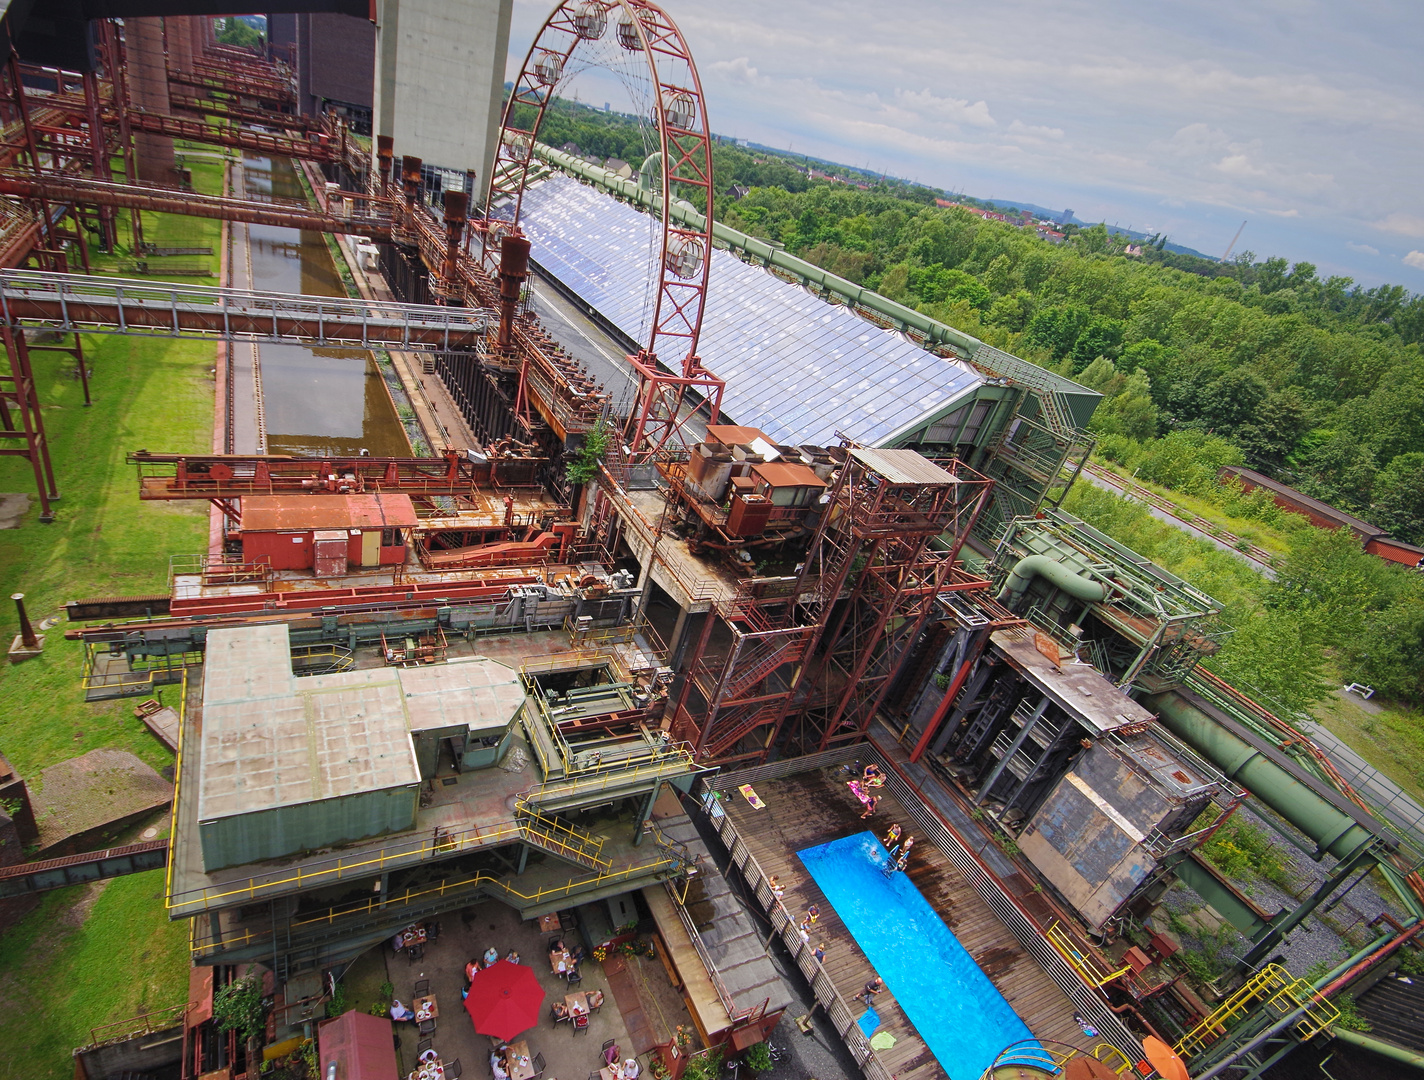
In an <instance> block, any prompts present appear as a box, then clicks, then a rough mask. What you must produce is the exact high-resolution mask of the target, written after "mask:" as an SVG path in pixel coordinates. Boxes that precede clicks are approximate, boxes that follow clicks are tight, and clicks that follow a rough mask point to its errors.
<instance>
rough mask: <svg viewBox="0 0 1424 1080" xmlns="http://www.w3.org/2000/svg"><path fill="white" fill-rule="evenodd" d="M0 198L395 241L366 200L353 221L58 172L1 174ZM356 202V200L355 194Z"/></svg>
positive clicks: (290, 206) (380, 210)
mask: <svg viewBox="0 0 1424 1080" xmlns="http://www.w3.org/2000/svg"><path fill="white" fill-rule="evenodd" d="M0 195H12V196H15V197H16V198H21V199H40V200H45V201H47V202H57V203H80V204H87V205H91V206H118V207H123V208H126V209H130V210H154V211H157V212H159V213H164V214H186V215H188V216H189V217H202V218H217V219H219V220H222V221H242V222H246V223H248V224H251V225H281V226H285V227H286V228H289V229H309V230H312V231H314V232H329V233H350V234H352V235H355V236H366V237H370V238H371V239H373V240H384V241H389V240H390V239H391V223H390V219H389V218H388V217H386V216H385V214H384V210H385V208H384V207H383V206H381V205H380V204H379V202H378V201H377V200H374V199H372V200H366V201H367V202H369V203H371V204H372V208H373V210H375V211H376V212H375V213H372V214H371V215H369V216H367V215H353V216H350V217H345V216H337V215H334V214H326V213H321V212H319V211H316V210H309V209H307V208H306V207H304V206H302V205H301V204H299V203H285V204H284V203H256V202H249V201H247V200H246V199H235V198H229V197H227V196H223V195H199V194H196V193H195V192H191V191H178V190H175V189H173V188H161V187H146V186H143V185H141V184H115V183H108V182H105V181H101V180H93V179H90V178H88V177H80V176H61V175H58V174H55V173H45V174H41V175H36V174H34V173H28V172H15V171H7V172H0ZM351 197H352V198H355V196H351Z"/></svg>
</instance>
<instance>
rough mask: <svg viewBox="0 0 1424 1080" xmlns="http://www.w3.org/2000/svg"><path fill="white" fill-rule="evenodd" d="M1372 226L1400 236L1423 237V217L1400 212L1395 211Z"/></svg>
mask: <svg viewBox="0 0 1424 1080" xmlns="http://www.w3.org/2000/svg"><path fill="white" fill-rule="evenodd" d="M1374 225H1375V228H1376V229H1382V230H1384V231H1385V232H1392V233H1398V234H1399V235H1400V236H1424V217H1420V216H1419V215H1418V214H1406V213H1404V212H1403V211H1402V210H1396V211H1395V212H1394V213H1392V214H1390V215H1388V216H1387V217H1385V218H1384V219H1383V220H1380V221H1376V222H1375V223H1374Z"/></svg>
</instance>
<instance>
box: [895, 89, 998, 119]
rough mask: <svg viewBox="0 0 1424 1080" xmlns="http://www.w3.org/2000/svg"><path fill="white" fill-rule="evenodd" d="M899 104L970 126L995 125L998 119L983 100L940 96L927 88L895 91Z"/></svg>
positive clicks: (921, 112) (912, 109) (913, 110)
mask: <svg viewBox="0 0 1424 1080" xmlns="http://www.w3.org/2000/svg"><path fill="white" fill-rule="evenodd" d="M895 100H896V102H898V103H899V104H901V105H903V106H905V107H906V108H908V109H910V110H911V111H912V112H918V113H920V114H925V113H928V114H930V115H932V116H939V117H944V118H945V119H947V120H949V121H950V122H951V123H957V124H969V125H970V126H971V127H982V128H991V127H997V126H998V121H997V120H995V119H994V118H993V117H992V116H990V115H989V106H988V104H986V103H985V102H983V101H976V102H973V103H972V104H971V103H970V102H969V101H968V100H966V99H963V98H952V97H940V96H939V95H938V94H935V93H932V92H931V91H930V90H929V89H928V88H926V89H924V90H899V89H897V90H896V91H895Z"/></svg>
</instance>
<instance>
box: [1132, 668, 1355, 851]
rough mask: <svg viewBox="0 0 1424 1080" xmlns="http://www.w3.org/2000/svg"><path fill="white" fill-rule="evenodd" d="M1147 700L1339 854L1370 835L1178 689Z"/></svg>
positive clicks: (1177, 731)
mask: <svg viewBox="0 0 1424 1080" xmlns="http://www.w3.org/2000/svg"><path fill="white" fill-rule="evenodd" d="M1143 704H1144V705H1146V706H1147V707H1148V708H1149V709H1151V710H1152V711H1153V712H1155V713H1157V714H1158V715H1159V716H1160V717H1161V718H1162V723H1163V724H1165V725H1166V726H1167V727H1168V728H1169V729H1170V730H1171V731H1172V733H1173V734H1174V735H1177V736H1178V737H1180V738H1182V739H1185V740H1186V741H1187V742H1188V743H1190V744H1191V745H1192V746H1193V747H1195V748H1196V749H1197V750H1198V751H1200V752H1201V753H1202V754H1203V755H1204V756H1205V757H1206V758H1207V760H1208V761H1211V762H1212V763H1213V764H1215V765H1216V766H1217V768H1219V769H1221V771H1222V772H1223V773H1225V774H1226V775H1227V776H1228V777H1230V778H1231V779H1233V780H1236V781H1237V782H1239V783H1240V784H1241V785H1242V786H1243V787H1245V788H1246V789H1247V790H1248V791H1249V792H1251V794H1252V795H1254V796H1255V797H1256V798H1258V799H1260V800H1261V801H1262V802H1263V803H1265V804H1266V805H1267V806H1269V807H1270V808H1271V809H1272V810H1274V811H1275V812H1276V813H1278V814H1280V815H1281V817H1283V818H1285V819H1286V820H1287V821H1289V822H1290V823H1291V824H1292V825H1294V826H1295V827H1296V828H1297V829H1299V830H1300V831H1301V832H1303V833H1305V835H1306V836H1308V837H1310V839H1312V840H1313V841H1315V843H1316V844H1317V845H1319V846H1320V847H1322V848H1323V849H1324V850H1326V851H1328V852H1329V853H1330V854H1331V855H1334V856H1335V857H1336V858H1338V859H1343V858H1345V857H1346V856H1347V855H1349V854H1350V853H1351V852H1353V851H1354V850H1355V849H1356V848H1358V847H1359V846H1360V845H1361V844H1363V843H1365V842H1367V841H1368V840H1369V839H1370V837H1371V835H1372V834H1371V833H1370V831H1369V830H1368V829H1366V828H1365V827H1364V826H1362V825H1360V824H1359V823H1358V822H1357V821H1355V819H1354V818H1352V817H1350V816H1349V815H1348V814H1346V813H1344V812H1343V811H1341V810H1339V809H1337V808H1336V807H1335V806H1333V805H1332V804H1331V803H1330V802H1329V801H1327V800H1326V799H1323V798H1321V797H1320V796H1319V795H1317V794H1316V793H1315V792H1314V791H1312V790H1311V789H1310V788H1309V787H1307V786H1306V785H1305V784H1303V783H1301V782H1300V781H1299V780H1297V779H1296V778H1295V777H1294V776H1292V775H1291V774H1290V773H1288V772H1287V771H1286V770H1285V769H1283V768H1281V766H1280V765H1278V764H1277V763H1276V762H1274V761H1272V760H1271V759H1270V758H1268V757H1267V756H1266V755H1265V754H1264V753H1262V752H1261V751H1260V750H1257V749H1256V748H1255V747H1254V746H1252V745H1251V744H1250V743H1248V742H1246V741H1245V740H1244V739H1242V738H1240V737H1238V736H1237V735H1235V734H1233V733H1232V732H1231V731H1228V730H1227V729H1226V727H1225V726H1223V725H1222V724H1219V723H1217V722H1216V721H1215V720H1214V719H1212V717H1210V716H1208V715H1207V714H1206V713H1204V712H1202V711H1201V710H1200V709H1198V708H1196V707H1195V706H1193V705H1191V704H1189V703H1188V702H1187V701H1186V700H1184V699H1183V698H1181V697H1180V696H1178V695H1177V694H1174V693H1170V692H1169V693H1165V694H1157V695H1156V696H1154V697H1150V698H1147V699H1146V700H1145V701H1144V702H1143Z"/></svg>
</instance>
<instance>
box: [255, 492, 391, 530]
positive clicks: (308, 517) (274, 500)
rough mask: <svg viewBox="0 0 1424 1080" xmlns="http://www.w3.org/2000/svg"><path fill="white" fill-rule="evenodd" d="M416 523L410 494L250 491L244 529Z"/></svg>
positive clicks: (360, 527) (370, 526) (353, 527)
mask: <svg viewBox="0 0 1424 1080" xmlns="http://www.w3.org/2000/svg"><path fill="white" fill-rule="evenodd" d="M415 523H416V517H415V506H414V504H413V503H412V502H411V501H410V496H409V495H248V496H245V497H244V498H243V500H242V531H243V532H293V531H299V530H300V531H305V530H308V529H403V528H408V527H410V526H412V525H414V524H415Z"/></svg>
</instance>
